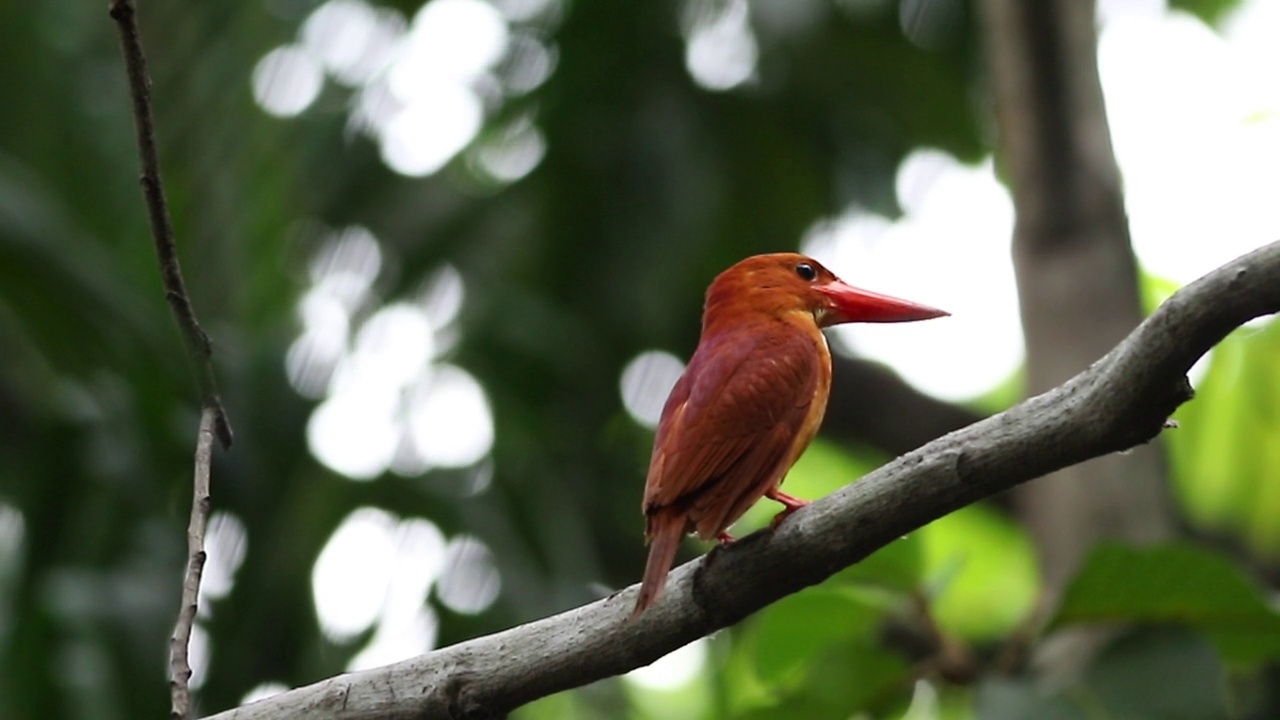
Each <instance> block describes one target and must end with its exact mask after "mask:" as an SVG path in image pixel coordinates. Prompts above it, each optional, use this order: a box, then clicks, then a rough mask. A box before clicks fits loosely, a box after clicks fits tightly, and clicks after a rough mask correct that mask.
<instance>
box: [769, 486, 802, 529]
mask: <svg viewBox="0 0 1280 720" xmlns="http://www.w3.org/2000/svg"><path fill="white" fill-rule="evenodd" d="M764 496H765V497H767V498H769V499H770V500H774V501H776V502H780V503H782V512H780V513H778V514H777V515H774V516H773V520H772V521H771V522H770V523H769V527H771V528H775V527H778V523H781V522H782V521H783V520H786V519H787V516H788V515H790V514H791V513H793V512H795V511H797V510H799V509H800V508H802V507H804V506H805V505H808V504H809V501H808V500H802V499H800V498H798V497H796V496H794V495H788V494H786V493H784V492H782V491H781V490H779V489H777V488H774V489H772V490H770V491H769V492H767V493H765V494H764Z"/></svg>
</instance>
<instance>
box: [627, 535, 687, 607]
mask: <svg viewBox="0 0 1280 720" xmlns="http://www.w3.org/2000/svg"><path fill="white" fill-rule="evenodd" d="M684 528H685V519H684V517H682V516H679V515H673V514H667V513H663V512H661V511H659V512H658V513H656V514H654V515H651V516H649V528H648V530H649V532H648V535H649V560H648V562H646V563H645V565H644V580H643V581H641V583H640V597H639V598H638V599H637V600H636V609H635V610H633V611H632V612H631V617H636V616H638V615H639V614H640V613H642V612H644V611H645V610H647V609H649V607H650V606H652V605H653V603H654V602H656V601H657V599H658V596H659V595H661V594H662V589H663V588H664V587H666V586H667V573H669V572H670V571H671V564H672V563H674V562H675V559H676V551H677V550H679V549H680V538H681V537H682V536H683V535H684Z"/></svg>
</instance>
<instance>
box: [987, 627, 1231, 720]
mask: <svg viewBox="0 0 1280 720" xmlns="http://www.w3.org/2000/svg"><path fill="white" fill-rule="evenodd" d="M975 717H977V718H979V720H1023V719H1024V718H1036V719H1037V720H1093V719H1094V718H1114V719H1116V720H1122V719H1128V718H1133V719H1134V720H1137V719H1139V718H1161V719H1162V720H1219V719H1220V718H1226V717H1228V714H1227V701H1226V681H1225V670H1224V668H1223V667H1222V663H1221V661H1220V660H1219V659H1218V657H1217V655H1216V654H1215V653H1214V651H1213V648H1212V647H1211V646H1210V645H1209V644H1208V643H1207V642H1206V641H1205V640H1204V639H1203V638H1201V637H1199V636H1197V635H1195V634H1193V633H1190V632H1188V631H1186V630H1182V629H1178V628H1169V627H1163V628H1146V629H1142V630H1138V631H1136V632H1131V633H1129V634H1126V635H1124V636H1123V637H1121V638H1119V639H1117V640H1116V641H1114V642H1113V643H1111V644H1110V645H1109V646H1108V647H1107V648H1106V649H1105V650H1104V651H1103V652H1102V653H1101V654H1100V655H1099V656H1098V658H1097V659H1096V660H1095V661H1094V663H1093V664H1092V665H1091V666H1090V667H1089V668H1088V670H1087V671H1086V672H1085V674H1084V676H1083V677H1082V678H1081V679H1080V681H1079V682H1077V683H1074V684H1072V685H1070V686H1068V687H1065V688H1057V687H1055V688H1046V687H1044V686H1042V685H1039V684H1037V683H1035V682H1034V681H1025V680H1012V679H1007V678H991V679H988V680H985V681H984V682H983V683H982V684H981V685H980V686H979V688H978V693H977V703H976V710H975Z"/></svg>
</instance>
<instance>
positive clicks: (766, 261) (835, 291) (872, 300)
mask: <svg viewBox="0 0 1280 720" xmlns="http://www.w3.org/2000/svg"><path fill="white" fill-rule="evenodd" d="M742 312H763V313H768V314H771V315H777V316H785V315H788V314H792V313H803V314H811V315H812V317H813V321H814V323H816V324H817V325H818V327H827V326H830V325H838V324H840V323H848V322H874V323H887V322H909V321H911V320H928V319H930V318H936V317H943V316H945V315H948V314H949V313H947V312H945V311H943V310H938V309H936V308H932V307H929V306H928V305H921V304H919V303H913V302H910V301H907V300H900V299H898V298H894V297H890V296H888V295H881V294H879V293H874V292H871V291H869V290H861V289H859V288H855V287H853V286H852V285H847V284H845V282H844V281H843V280H841V279H840V278H838V277H836V276H835V274H834V273H832V272H831V271H830V270H828V269H826V268H825V267H823V266H822V265H821V264H820V263H819V262H818V261H816V260H814V259H813V258H809V257H805V256H804V255H799V254H797V253H774V254H771V255H755V256H752V257H749V258H747V259H745V260H742V261H740V262H738V263H737V264H736V265H733V266H732V267H730V268H729V269H728V270H725V271H724V272H722V273H720V275H718V276H717V277H716V279H715V280H714V281H713V282H712V283H711V287H710V288H708V289H707V305H706V317H705V318H704V324H705V323H708V322H711V321H713V320H714V319H715V316H718V315H719V316H732V315H734V314H735V313H742Z"/></svg>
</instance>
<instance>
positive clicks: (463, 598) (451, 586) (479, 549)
mask: <svg viewBox="0 0 1280 720" xmlns="http://www.w3.org/2000/svg"><path fill="white" fill-rule="evenodd" d="M501 588H502V581H501V578H500V577H499V576H498V568H497V567H496V566H495V565H494V564H493V553H491V552H490V551H489V547H488V546H487V545H485V544H484V543H483V542H482V541H480V540H479V539H478V538H474V537H471V536H469V535H461V536H458V537H456V538H454V539H453V541H452V542H450V543H449V549H448V550H447V551H446V552H445V561H444V571H443V572H442V573H441V574H440V580H439V582H438V583H437V584H436V596H437V597H438V598H440V602H441V603H444V605H445V607H447V608H449V609H450V610H453V611H454V612H459V613H464V614H467V615H474V614H476V613H481V612H484V611H485V610H487V609H488V608H489V606H490V605H492V604H493V601H494V600H496V599H497V598H498V592H499V590H500V589H501Z"/></svg>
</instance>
